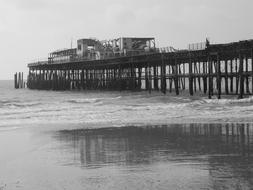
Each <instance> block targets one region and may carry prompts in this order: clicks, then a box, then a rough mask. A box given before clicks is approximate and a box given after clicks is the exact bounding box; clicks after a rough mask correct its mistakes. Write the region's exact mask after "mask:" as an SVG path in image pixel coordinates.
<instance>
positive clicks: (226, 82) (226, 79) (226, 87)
mask: <svg viewBox="0 0 253 190" xmlns="http://www.w3.org/2000/svg"><path fill="white" fill-rule="evenodd" d="M224 64H225V93H226V95H228V94H229V91H228V61H227V59H226V60H225V63H224Z"/></svg>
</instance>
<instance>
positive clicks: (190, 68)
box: [189, 55, 193, 96]
mask: <svg viewBox="0 0 253 190" xmlns="http://www.w3.org/2000/svg"><path fill="white" fill-rule="evenodd" d="M189 92H190V95H191V96H193V76H192V59H191V55H189Z"/></svg>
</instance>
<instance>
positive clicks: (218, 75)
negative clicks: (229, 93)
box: [216, 54, 221, 99]
mask: <svg viewBox="0 0 253 190" xmlns="http://www.w3.org/2000/svg"><path fill="white" fill-rule="evenodd" d="M216 72H217V78H216V80H217V90H218V95H217V98H218V99H220V97H221V62H220V56H219V54H218V55H217V70H216Z"/></svg>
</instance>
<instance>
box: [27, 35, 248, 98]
mask: <svg viewBox="0 0 253 190" xmlns="http://www.w3.org/2000/svg"><path fill="white" fill-rule="evenodd" d="M136 39H137V38H136ZM145 40H146V41H148V40H151V41H152V40H153V38H146V39H145ZM145 40H144V41H145ZM85 43H86V42H85ZM101 44H102V45H101V46H100V45H98V47H96V48H94V49H93V50H94V51H97V50H100V51H101V49H102V48H103V47H106V46H105V45H103V43H101ZM196 47H197V48H196ZM78 49H80V47H77V51H78ZM109 49H110V48H109ZM147 49H148V50H147ZM113 50H114V48H111V49H110V51H112V52H113ZM165 50H166V49H165ZM165 50H162V49H157V48H156V47H155V46H153V47H152V48H150V47H149V48H146V49H145V47H144V48H143V49H141V50H140V51H137V53H136V52H135V53H134V54H131V53H130V52H131V51H130V50H129V51H126V50H123V51H126V53H125V54H116V53H115V54H114V56H107V57H102V56H101V57H100V58H96V57H92V56H91V57H90V59H87V57H85V59H84V58H83V57H79V56H73V55H72V57H71V58H69V59H67V60H60V61H55V62H54V61H52V60H51V59H50V60H48V61H46V62H45V61H43V62H37V63H31V64H28V67H29V75H28V80H27V86H28V88H30V89H45V90H70V89H78V90H80V89H83V90H90V89H92V90H97V89H98V90H131V91H137V90H147V91H149V92H151V91H152V90H155V91H161V92H162V93H166V92H174V93H175V94H176V95H179V94H180V92H182V91H188V92H189V94H190V95H194V94H195V93H197V92H202V93H204V94H207V95H208V97H209V98H211V97H212V96H214V95H216V96H217V97H218V98H220V97H221V95H238V98H243V96H244V95H250V94H253V83H252V79H253V61H252V60H253V40H247V41H239V42H233V43H227V44H210V43H209V42H208V41H206V42H205V43H204V44H203V43H202V44H200V45H199V46H198V45H196V46H194V45H192V46H189V49H187V50H176V49H174V48H171V47H170V48H167V50H166V51H165ZM90 52H92V51H90ZM77 55H78V54H77ZM86 55H87V54H86ZM91 58H92V59H91Z"/></svg>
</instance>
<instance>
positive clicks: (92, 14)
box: [0, 0, 253, 79]
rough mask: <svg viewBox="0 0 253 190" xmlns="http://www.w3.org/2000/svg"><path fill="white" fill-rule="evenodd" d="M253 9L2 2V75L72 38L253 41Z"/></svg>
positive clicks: (167, 1)
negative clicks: (124, 37)
mask: <svg viewBox="0 0 253 190" xmlns="http://www.w3.org/2000/svg"><path fill="white" fill-rule="evenodd" d="M252 9H253V0H0V43H1V44H0V48H1V51H0V61H1V62H0V79H13V74H14V72H16V71H24V72H27V70H28V69H27V63H29V62H31V61H33V60H36V59H37V58H46V57H47V56H48V53H49V52H50V51H53V50H56V49H61V48H69V47H70V45H71V39H73V41H74V42H75V41H76V40H77V39H79V38H87V37H96V38H98V39H101V40H102V39H112V38H117V37H122V36H126V37H132V36H133V37H155V38H156V41H157V44H158V45H159V46H160V47H165V46H173V47H175V48H186V47H187V45H188V44H189V43H194V42H201V41H204V40H205V38H206V37H209V38H210V40H211V43H225V42H231V41H239V40H245V39H252V38H253V22H252V19H253V11H252ZM73 45H74V46H75V45H76V42H75V43H74V44H73Z"/></svg>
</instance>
